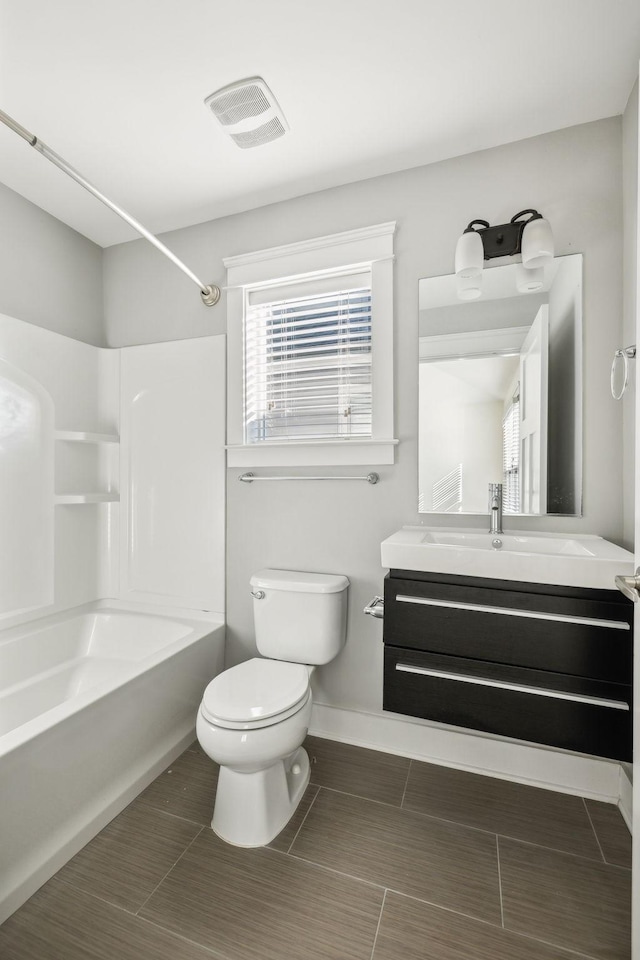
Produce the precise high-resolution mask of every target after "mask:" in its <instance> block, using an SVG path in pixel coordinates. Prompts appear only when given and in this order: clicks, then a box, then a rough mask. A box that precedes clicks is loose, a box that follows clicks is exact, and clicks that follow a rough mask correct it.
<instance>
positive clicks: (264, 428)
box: [244, 270, 372, 443]
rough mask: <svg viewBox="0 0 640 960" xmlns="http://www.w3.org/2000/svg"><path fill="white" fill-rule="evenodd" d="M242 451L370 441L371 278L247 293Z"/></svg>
mask: <svg viewBox="0 0 640 960" xmlns="http://www.w3.org/2000/svg"><path fill="white" fill-rule="evenodd" d="M244 336H245V343H244V349H245V385H244V386H245V390H244V401H245V402H244V430H245V443H268V442H269V441H271V442H275V441H280V442H282V441H287V440H298V441H300V440H323V439H337V438H340V439H341V438H349V437H370V436H371V435H372V407H371V272H370V270H366V271H362V270H360V271H358V272H356V273H351V274H346V275H344V274H343V275H338V276H335V275H333V276H322V277H316V278H314V279H312V280H308V281H301V282H300V281H299V282H295V283H290V284H280V285H279V286H277V287H273V286H272V287H269V286H265V287H261V288H258V289H254V290H250V291H248V293H247V300H246V308H245V330H244Z"/></svg>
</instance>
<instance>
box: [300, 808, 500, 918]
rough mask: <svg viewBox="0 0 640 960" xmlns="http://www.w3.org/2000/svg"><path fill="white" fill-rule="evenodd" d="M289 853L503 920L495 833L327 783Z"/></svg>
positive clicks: (434, 900)
mask: <svg viewBox="0 0 640 960" xmlns="http://www.w3.org/2000/svg"><path fill="white" fill-rule="evenodd" d="M290 853H291V854H292V855H294V856H299V857H302V858H304V859H305V860H311V861H313V862H314V863H319V864H322V865H323V866H326V867H330V868H332V869H335V870H339V871H341V872H343V873H346V874H349V875H351V876H356V877H358V878H360V879H362V880H368V881H370V882H371V883H378V884H380V885H381V886H383V887H390V888H391V889H393V890H396V891H399V892H400V893H406V894H409V895H410V896H414V897H418V898H420V899H421V900H428V901H430V902H431V903H436V904H439V905H441V906H444V907H450V908H451V909H452V910H459V911H460V912H461V913H465V914H468V915H470V916H474V917H478V918H480V919H482V920H487V921H489V922H491V923H500V922H501V917H500V891H499V883H498V867H497V853H496V838H495V837H494V836H492V835H491V834H488V833H482V832H480V831H478V830H472V829H469V828H468V827H462V826H458V825H457V824H449V823H444V822H443V821H441V820H434V819H432V818H431V817H425V816H423V815H421V814H417V813H412V812H410V811H408V810H402V809H400V808H395V807H392V806H388V805H387V804H383V803H374V802H372V801H370V800H364V799H361V798H360V797H352V796H347V795H346V794H341V793H334V792H333V791H329V790H325V789H321V790H320V793H319V794H318V796H317V798H316V800H315V801H314V804H313V806H312V807H311V810H310V811H309V814H308V816H307V818H306V820H305V822H304V824H303V825H302V828H301V830H300V832H299V834H298V836H297V838H296V840H295V842H294V843H293V846H292V847H291V851H290Z"/></svg>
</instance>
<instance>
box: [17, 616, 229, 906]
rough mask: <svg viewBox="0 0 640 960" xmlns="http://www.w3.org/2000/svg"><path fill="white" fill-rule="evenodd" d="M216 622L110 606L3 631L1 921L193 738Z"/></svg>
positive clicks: (218, 638) (216, 663)
mask: <svg viewBox="0 0 640 960" xmlns="http://www.w3.org/2000/svg"><path fill="white" fill-rule="evenodd" d="M223 656H224V623H223V620H222V618H221V617H220V616H219V615H217V614H207V613H200V612H197V611H194V612H191V611H184V610H167V611H166V612H165V611H164V610H160V609H159V608H158V607H147V606H145V605H142V604H132V603H122V602H120V601H112V600H108V601H107V600H103V601H99V602H97V603H93V604H87V605H85V606H82V607H76V608H74V609H73V610H67V611H65V612H63V613H57V614H55V615H53V616H49V617H45V618H43V619H41V620H34V621H32V622H31V623H29V624H26V625H24V624H23V625H22V626H19V627H14V628H12V629H9V630H5V631H0V922H2V921H3V920H5V919H6V918H7V917H8V916H9V915H10V914H11V913H13V911H14V910H16V909H17V907H18V906H20V904H21V903H23V902H24V901H25V900H26V899H27V898H28V897H30V896H31V894H32V893H34V892H35V890H37V888H38V887H39V886H41V884H42V883H44V882H45V880H48V879H49V877H50V876H52V875H53V874H54V873H55V872H56V871H57V870H59V869H60V867H61V866H62V865H63V864H64V863H66V861H67V860H68V859H69V858H70V857H72V856H73V855H74V854H75V853H77V851H78V850H79V849H80V848H81V847H82V846H84V844H85V843H87V841H88V840H90V839H91V837H93V836H95V834H96V833H97V832H98V831H99V830H101V829H102V828H103V827H104V826H105V825H106V824H107V823H108V822H109V820H111V819H112V818H113V817H114V816H115V815H116V814H117V813H119V812H120V810H122V809H123V808H124V807H125V806H126V805H127V804H128V803H130V802H131V800H133V798H134V797H135V796H136V795H137V794H138V793H139V792H140V791H141V790H142V789H143V788H144V787H145V786H147V785H148V784H149V783H150V782H151V781H152V780H153V779H154V778H155V777H156V776H157V775H158V774H159V773H160V772H161V771H162V770H163V769H164V767H165V766H166V765H167V764H169V763H171V761H172V760H173V759H175V757H176V756H177V755H178V754H179V753H180V752H181V751H182V750H183V749H184V748H185V747H186V746H187V745H188V744H189V743H190V742H191V741H192V740H193V739H194V736H195V734H194V730H195V718H196V712H197V708H198V705H199V703H200V700H201V697H202V693H203V691H204V688H205V686H206V685H207V683H208V682H209V681H210V680H211V678H212V677H214V676H215V675H216V674H217V673H219V672H220V671H221V670H222V669H223Z"/></svg>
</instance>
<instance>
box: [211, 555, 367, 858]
mask: <svg viewBox="0 0 640 960" xmlns="http://www.w3.org/2000/svg"><path fill="white" fill-rule="evenodd" d="M250 582H251V596H252V597H253V618H254V624H255V631H256V645H257V648H258V651H259V653H261V654H262V657H256V658H254V659H252V660H247V661H246V662H245V663H241V664H239V665H238V666H236V667H231V668H230V669H229V670H225V671H224V672H223V673H221V674H219V675H218V676H217V677H215V678H214V679H213V680H212V681H211V683H210V684H209V685H208V686H207V688H206V690H205V692H204V696H203V698H202V703H201V704H200V709H199V710H198V717H197V720H196V733H197V737H198V740H199V741H200V746H201V747H202V749H203V750H204V752H205V753H206V754H207V755H208V756H209V757H211V759H212V760H215V761H216V763H218V764H220V774H219V778H218V787H217V792H216V802H215V807H214V811H213V820H212V821H211V827H212V829H213V831H214V833H216V834H217V835H218V836H219V837H221V838H222V839H223V840H226V841H227V842H228V843H233V844H235V845H236V846H240V847H261V846H264V845H265V844H267V843H269V842H270V841H271V840H273V838H274V837H275V836H277V835H278V834H279V833H280V831H281V830H282V829H283V828H284V827H285V826H286V824H287V823H288V822H289V820H290V819H291V817H292V816H293V814H294V812H295V810H296V807H297V806H298V803H299V802H300V799H301V798H302V795H303V793H304V791H305V788H306V786H307V784H308V783H309V775H310V774H309V757H308V756H307V753H306V751H305V750H304V749H303V747H302V743H303V741H304V739H305V737H306V735H307V730H308V728H309V721H310V719H311V707H312V694H311V684H310V679H311V674H312V673H313V670H314V669H315V667H316V666H320V665H321V664H324V663H329V661H330V660H333V659H334V657H336V656H337V655H338V653H339V652H340V650H341V649H342V647H343V646H344V642H345V638H346V622H347V588H348V586H349V581H348V579H347V578H346V577H344V576H341V575H338V574H325V573H303V572H300V571H295V570H271V569H265V570H261V571H259V572H258V573H256V574H254V575H253V577H252V578H251V581H250Z"/></svg>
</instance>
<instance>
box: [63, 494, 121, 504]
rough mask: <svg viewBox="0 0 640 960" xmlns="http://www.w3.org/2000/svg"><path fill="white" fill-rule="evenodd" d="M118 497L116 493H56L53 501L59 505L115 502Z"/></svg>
mask: <svg viewBox="0 0 640 960" xmlns="http://www.w3.org/2000/svg"><path fill="white" fill-rule="evenodd" d="M119 499H120V495H119V494H117V493H57V494H56V495H55V497H54V498H53V502H54V503H55V504H56V505H60V506H65V505H66V506H71V505H72V504H77V503H116V502H117V501H118V500H119Z"/></svg>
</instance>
